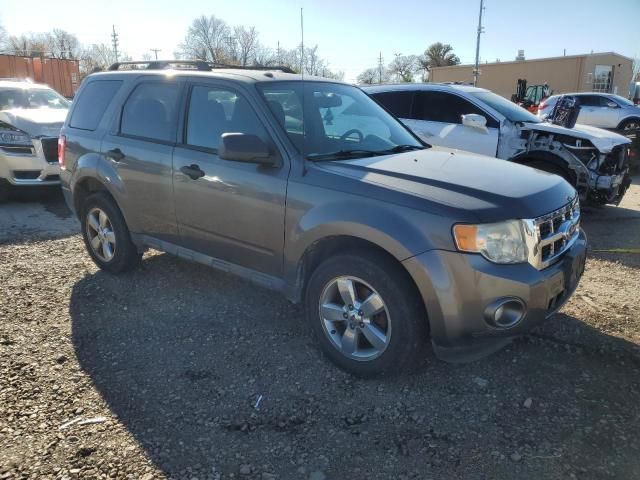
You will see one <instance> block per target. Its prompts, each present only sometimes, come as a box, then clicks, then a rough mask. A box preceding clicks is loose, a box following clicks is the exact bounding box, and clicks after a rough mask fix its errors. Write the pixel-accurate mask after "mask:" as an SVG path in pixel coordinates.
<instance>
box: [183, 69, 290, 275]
mask: <svg viewBox="0 0 640 480" xmlns="http://www.w3.org/2000/svg"><path fill="white" fill-rule="evenodd" d="M184 116H185V122H184V128H183V130H184V131H183V133H182V136H181V137H182V138H181V142H180V143H179V144H178V145H177V146H176V149H175V153H174V157H173V162H174V171H173V179H174V191H175V204H176V213H177V218H178V225H179V230H180V235H181V238H182V241H181V243H182V244H183V245H184V246H186V247H187V248H190V249H192V250H195V251H197V252H201V253H204V254H206V255H208V256H211V257H214V258H217V259H220V260H223V261H226V262H230V263H233V264H235V265H240V266H243V267H247V268H250V269H252V270H257V271H259V272H262V273H265V274H268V275H271V276H276V277H278V276H280V275H281V270H282V251H283V246H284V216H285V199H286V191H287V177H288V173H289V163H288V159H287V158H284V156H282V155H281V156H282V157H283V158H282V162H281V165H280V166H277V167H272V166H264V165H262V166H261V165H256V164H250V163H241V162H233V161H227V160H223V159H221V158H220V157H218V146H219V143H220V137H221V135H222V134H223V133H227V132H235V133H247V134H253V135H257V136H259V137H260V138H262V139H263V140H264V141H265V142H267V143H268V144H270V145H271V146H272V147H273V149H274V151H278V148H277V147H276V144H275V143H274V141H273V140H272V138H273V135H272V134H271V133H270V132H272V131H271V130H270V128H269V127H267V125H268V123H267V117H266V116H265V112H264V111H263V110H262V109H261V108H260V105H259V104H258V103H257V102H255V100H254V99H253V97H250V96H248V95H246V94H245V93H244V92H242V91H240V90H239V89H238V88H237V85H235V84H227V83H226V82H218V81H207V80H203V81H201V82H200V81H194V82H193V83H192V84H190V85H189V95H188V98H187V102H186V112H185V115H184ZM185 167H189V168H190V169H189V170H187V169H185ZM194 169H197V170H200V171H201V175H200V176H197V175H196V176H194V177H191V176H189V173H190V172H193V171H194Z"/></svg>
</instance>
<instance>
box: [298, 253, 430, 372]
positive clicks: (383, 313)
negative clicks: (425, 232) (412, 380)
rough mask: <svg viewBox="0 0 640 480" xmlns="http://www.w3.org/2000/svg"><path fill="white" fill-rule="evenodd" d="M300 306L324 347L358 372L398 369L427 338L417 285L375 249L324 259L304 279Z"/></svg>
mask: <svg viewBox="0 0 640 480" xmlns="http://www.w3.org/2000/svg"><path fill="white" fill-rule="evenodd" d="M349 282H351V285H352V287H349ZM345 292H347V293H346V294H345ZM349 299H351V300H349ZM365 300H366V301H365ZM351 305H353V307H351ZM304 308H305V314H306V319H307V321H308V322H309V326H310V327H311V330H312V331H313V334H314V336H315V337H316V339H317V341H318V342H319V344H320V347H321V349H322V351H323V352H324V353H325V354H326V356H327V357H329V359H330V360H331V361H332V362H333V363H335V364H336V365H337V366H338V367H340V368H342V369H343V370H346V371H347V372H350V373H352V374H354V375H357V376H361V377H372V376H377V375H396V374H400V373H402V372H404V371H406V370H407V369H408V368H410V367H412V366H413V365H415V363H416V361H417V359H418V357H419V355H420V354H421V353H423V351H424V348H425V346H426V344H427V327H426V325H427V317H426V313H425V310H424V305H423V303H422V300H421V299H420V296H419V294H418V292H417V290H416V288H415V285H414V284H413V282H412V281H411V278H410V277H409V275H408V274H407V272H405V271H404V270H403V269H402V267H401V266H400V265H398V264H397V263H396V262H395V261H393V260H392V259H390V258H388V257H386V256H384V255H382V254H378V253H376V252H371V253H360V252H359V253H353V254H346V253H345V254H340V255H336V256H333V257H330V258H328V259H327V260H325V261H324V262H322V263H321V264H320V265H319V266H318V267H317V268H316V269H315V271H314V272H313V273H312V275H311V278H310V279H309V282H308V284H307V288H306V292H305V300H304Z"/></svg>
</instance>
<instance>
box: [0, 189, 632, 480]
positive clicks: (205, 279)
mask: <svg viewBox="0 0 640 480" xmlns="http://www.w3.org/2000/svg"><path fill="white" fill-rule="evenodd" d="M634 181H635V183H636V185H634V186H633V187H632V190H631V191H630V192H629V194H628V195H627V197H626V198H625V201H624V203H623V204H622V205H621V206H620V207H619V208H613V207H612V208H603V209H598V210H594V211H589V212H586V213H585V219H584V228H585V230H586V231H587V234H588V235H589V238H590V240H591V246H592V247H593V251H592V254H591V257H590V260H589V262H588V265H587V270H586V273H585V276H584V278H583V280H582V283H581V285H580V288H579V290H578V292H577V294H576V295H575V297H574V298H573V299H572V300H571V301H570V303H569V304H568V305H567V306H566V307H565V308H564V309H563V310H562V313H560V314H558V315H556V316H555V317H554V318H553V319H551V320H550V321H549V322H547V323H546V324H545V325H543V326H542V327H540V328H539V329H538V330H536V331H534V332H533V333H532V334H531V335H529V336H527V337H525V338H523V339H521V340H518V341H516V342H514V343H513V344H512V345H511V346H510V347H509V348H507V349H505V350H503V351H501V352H499V353H497V354H495V355H493V356H491V357H490V358H488V359H486V360H482V361H478V362H475V363H472V364H466V365H449V364H445V363H443V362H440V361H437V360H435V359H434V358H433V357H428V358H426V359H425V362H424V365H422V366H421V367H420V368H419V370H418V372H417V373H415V374H413V375H411V376H407V377H404V378H400V379H396V380H368V381H365V380H357V379H354V378H352V377H350V376H348V375H346V374H344V373H342V372H340V371H338V370H337V369H336V368H334V367H333V366H332V365H330V364H329V363H328V362H327V361H326V360H325V359H324V358H323V357H322V356H321V354H320V352H319V351H318V350H317V348H316V346H315V344H314V343H313V342H312V341H311V340H310V338H309V337H308V335H307V332H306V331H305V329H304V327H303V324H302V323H301V321H300V315H301V312H300V309H299V308H298V307H296V306H292V305H290V304H289V303H287V302H286V301H285V300H283V299H282V298H281V297H279V296H278V295H275V294H273V293H271V292H269V291H267V290H262V289H260V288H257V287H254V286H252V285H250V284H248V283H246V282H245V281H243V280H239V279H237V278H234V277H231V276H229V275H226V274H223V273H219V272H216V271H214V270H210V269H207V268H205V267H201V266H199V265H195V264H191V263H187V262H185V261H181V260H178V259H175V258H172V257H170V256H168V255H164V254H158V253H156V252H151V253H149V254H148V255H147V256H146V258H145V261H144V262H143V264H142V266H141V268H140V269H138V270H137V271H135V272H132V273H130V274H128V275H125V276H121V277H113V276H111V275H108V274H105V273H102V272H99V271H97V269H96V267H95V266H94V264H93V263H92V262H91V261H90V259H89V257H88V256H87V255H86V254H85V251H84V248H83V245H82V241H81V239H80V237H79V235H78V234H77V228H78V227H77V223H76V221H75V219H74V218H72V217H71V216H70V215H69V213H68V211H67V210H66V207H65V206H64V204H63V203H62V201H61V199H60V198H59V197H58V196H53V197H50V198H47V199H45V200H41V201H40V200H38V199H34V198H26V199H25V198H23V199H21V200H19V201H13V202H10V203H8V204H5V205H2V206H0V479H19V478H33V479H36V478H37V479H45V478H51V479H53V478H59V479H62V478H71V479H74V478H131V479H144V480H150V479H152V478H176V479H178V478H179V479H182V478H184V479H199V480H204V479H220V478H225V479H226V478H235V479H276V478H278V479H314V480H319V479H327V480H329V479H338V480H340V479H347V478H348V479H354V480H357V479H413V478H415V479H430V478H433V479H449V478H465V479H487V478H492V479H514V478H518V479H536V480H538V479H542V478H544V479H560V478H562V479H564V478H579V479H591V478H593V479H608V478H612V479H613V478H616V479H637V478H640V435H639V434H638V432H639V431H640V314H639V313H638V312H639V311H640V295H639V292H640V274H639V269H640V255H639V254H637V253H635V254H634V253H616V252H611V251H610V250H611V249H615V248H636V249H637V248H639V247H640V186H638V185H637V184H638V183H640V178H635V180H634ZM603 250H606V251H603ZM259 396H262V397H261V398H262V399H261V401H260V402H259V406H258V407H257V408H256V403H257V400H258V398H259ZM77 419H81V420H90V421H92V422H95V423H91V422H89V423H82V422H76V423H72V424H68V422H70V421H74V420H77ZM65 424H66V425H65Z"/></svg>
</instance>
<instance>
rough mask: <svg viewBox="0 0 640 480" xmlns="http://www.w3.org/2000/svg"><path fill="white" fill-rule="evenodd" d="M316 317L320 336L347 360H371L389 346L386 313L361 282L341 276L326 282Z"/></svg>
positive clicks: (383, 304) (389, 333)
mask: <svg viewBox="0 0 640 480" xmlns="http://www.w3.org/2000/svg"><path fill="white" fill-rule="evenodd" d="M319 314H320V321H321V324H322V327H323V330H324V333H325V334H326V335H327V337H328V338H329V340H331V343H332V344H333V346H334V347H335V348H336V349H338V350H339V351H340V352H341V353H342V354H343V355H344V356H346V357H348V358H351V359H353V360H358V361H368V360H373V359H375V358H377V357H379V356H380V355H381V354H382V353H383V352H384V351H385V350H386V348H387V346H388V345H389V340H390V339H391V317H390V316H389V311H388V309H387V306H386V304H385V302H384V300H383V299H382V297H381V296H380V294H379V293H378V292H377V291H376V290H375V289H374V288H373V287H371V285H369V284H368V283H366V282H365V281H364V280H361V279H359V278H356V277H351V276H343V277H337V278H334V279H333V280H331V281H329V282H328V283H327V284H326V285H325V287H324V289H323V290H322V294H321V295H320V302H319Z"/></svg>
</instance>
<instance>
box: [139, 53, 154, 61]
mask: <svg viewBox="0 0 640 480" xmlns="http://www.w3.org/2000/svg"><path fill="white" fill-rule="evenodd" d="M140 59H141V60H144V61H145V62H148V61H150V60H153V57H152V56H151V54H150V53H148V52H146V53H143V54H142V57H141V58H140Z"/></svg>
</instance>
